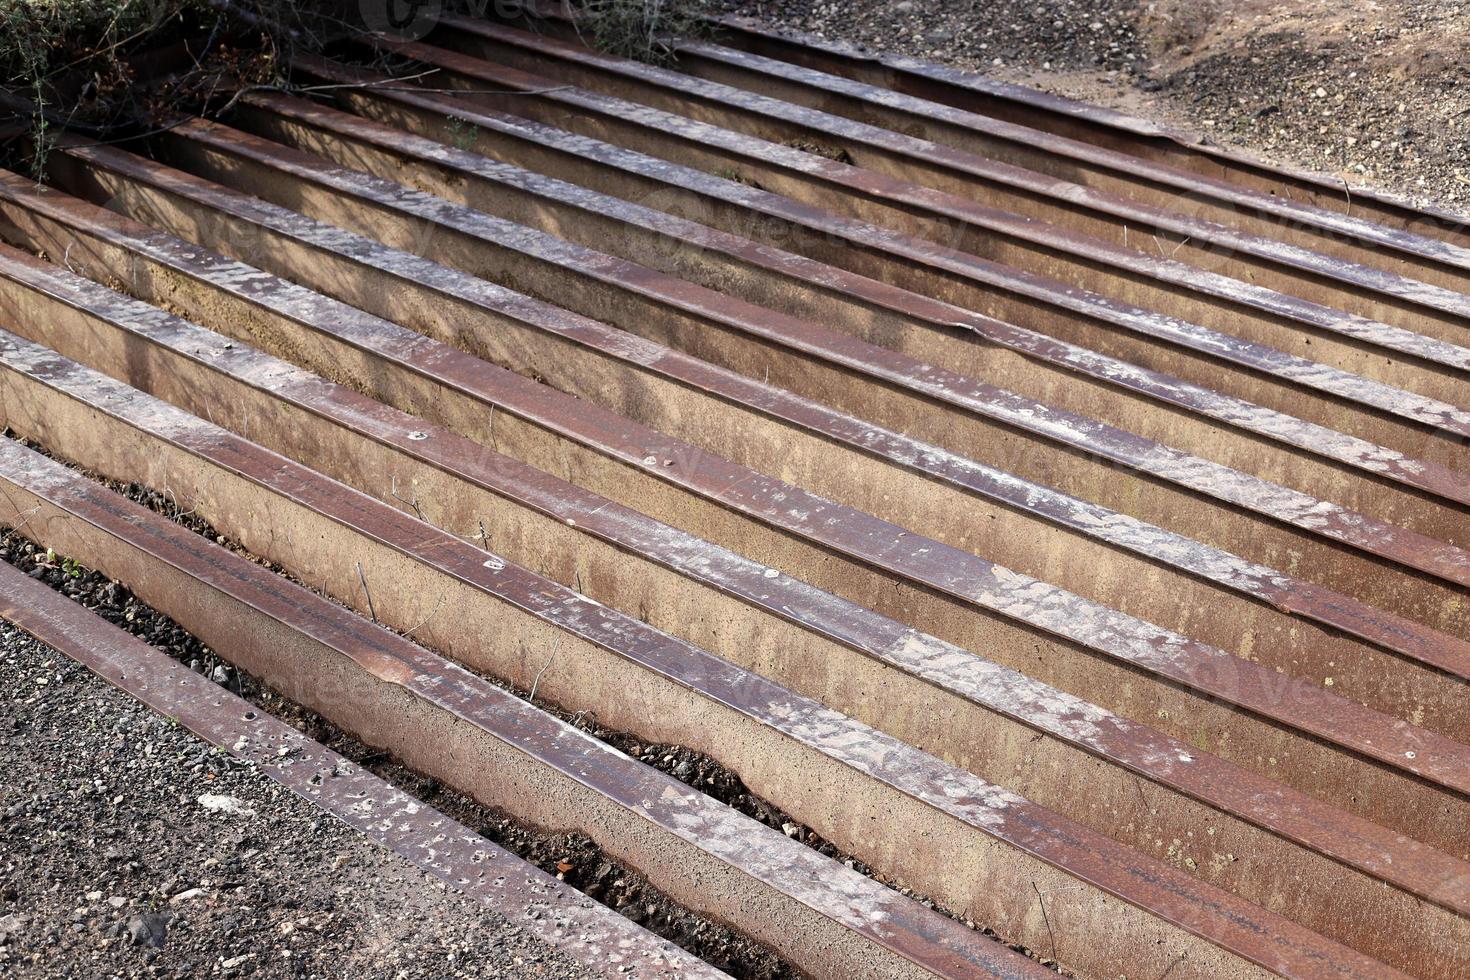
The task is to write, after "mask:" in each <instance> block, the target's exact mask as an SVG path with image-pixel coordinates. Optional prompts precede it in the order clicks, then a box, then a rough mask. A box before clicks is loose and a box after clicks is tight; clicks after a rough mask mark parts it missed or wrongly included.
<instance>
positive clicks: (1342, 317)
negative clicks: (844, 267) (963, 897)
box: [385, 16, 1470, 368]
mask: <svg viewBox="0 0 1470 980" xmlns="http://www.w3.org/2000/svg"><path fill="white" fill-rule="evenodd" d="M444 23H445V24H446V26H449V27H453V28H455V29H456V30H458V31H460V32H462V34H463V35H465V36H466V37H470V38H474V39H476V40H481V39H483V40H484V41H486V42H488V43H490V44H492V45H498V46H505V47H508V48H510V49H511V50H513V51H516V50H519V51H523V52H527V53H528V54H529V56H530V57H533V58H537V59H545V60H547V61H549V62H551V63H552V64H551V65H548V66H547V67H548V70H549V71H550V72H551V73H553V74H554V73H555V68H554V67H553V66H554V64H555V63H556V62H557V61H560V62H563V63H565V64H570V65H576V66H580V67H583V68H587V69H589V70H593V71H596V72H602V73H606V74H608V75H610V76H612V77H614V78H617V79H623V80H633V81H634V82H636V83H637V84H639V85H646V86H650V87H653V88H656V89H659V90H660V91H662V92H663V93H665V94H666V95H667V97H668V98H670V99H676V100H678V101H679V102H680V103H690V104H698V105H703V106H706V107H713V108H714V111H716V112H720V111H728V112H729V113H730V114H731V116H732V118H731V119H730V120H729V122H730V124H731V125H736V126H739V125H740V122H739V119H740V118H741V117H743V116H751V117H755V118H758V119H761V120H765V121H774V122H775V123H776V124H777V125H780V126H785V127H788V128H789V127H795V128H796V130H797V131H800V132H814V133H818V134H820V135H821V137H823V138H826V139H831V140H836V141H838V145H842V146H851V147H858V146H864V145H865V146H867V147H869V148H872V149H874V150H875V151H876V152H878V153H880V154H894V155H897V156H898V157H900V158H901V159H902V160H903V161H904V162H905V164H906V165H909V166H922V167H927V168H938V169H943V170H946V171H951V172H953V173H955V174H956V175H961V176H962V177H963V178H964V179H965V180H968V181H974V180H993V181H997V182H1000V183H1004V184H1006V185H1008V186H1014V187H1017V188H1019V189H1021V190H1024V191H1025V192H1026V193H1030V194H1034V195H1039V196H1041V197H1043V198H1048V199H1052V200H1055V201H1056V202H1057V204H1058V206H1060V207H1062V208H1064V209H1067V208H1090V209H1092V210H1093V211H1094V212H1097V213H1103V212H1106V213H1108V214H1109V215H1111V216H1112V217H1113V218H1114V219H1115V220H1117V221H1118V222H1123V221H1125V220H1126V221H1127V222H1129V223H1131V224H1132V225H1133V226H1134V227H1139V228H1154V229H1157V230H1159V231H1168V232H1170V233H1173V234H1177V235H1180V236H1182V237H1184V238H1186V239H1188V240H1191V241H1196V242H1201V243H1207V244H1208V245H1210V246H1212V247H1214V248H1216V249H1219V250H1224V251H1228V252H1229V253H1230V254H1232V255H1235V256H1249V257H1250V258H1251V259H1252V260H1254V261H1257V262H1260V263H1262V264H1263V265H1265V266H1267V267H1278V266H1279V267H1284V268H1286V269H1288V270H1289V271H1290V272H1291V273H1293V274H1294V275H1296V276H1298V277H1300V276H1312V277H1316V278H1319V279H1325V280H1330V281H1332V282H1334V283H1338V284H1340V285H1341V287H1342V289H1343V290H1344V291H1345V292H1346V293H1347V294H1348V295H1352V294H1356V293H1358V292H1362V293H1375V294H1378V295H1379V296H1380V297H1382V300H1383V301H1384V302H1386V303H1391V304H1394V305H1396V306H1400V307H1402V310H1401V311H1400V312H1401V314H1402V317H1403V319H1404V321H1405V322H1406V323H1412V324H1414V325H1415V326H1416V327H1419V326H1421V325H1423V324H1424V320H1423V318H1424V317H1426V316H1431V315H1433V316H1442V317H1445V318H1447V319H1446V321H1445V322H1446V325H1447V326H1449V327H1453V328H1463V326H1464V325H1465V322H1466V318H1467V317H1470V297H1467V296H1464V295H1462V294H1460V293H1457V292H1454V291H1453V290H1448V289H1444V288H1442V287H1438V286H1433V285H1431V284H1429V283H1424V282H1419V281H1415V280H1410V279H1406V278H1404V277H1401V276H1396V275H1393V274H1392V273H1388V272H1384V271H1383V270H1380V269H1374V268H1370V267H1366V266H1361V265H1355V264H1352V263H1347V262H1344V261H1342V260H1338V259H1332V258H1330V257H1328V256H1323V255H1321V254H1319V253H1314V252H1311V251H1309V250H1307V249H1304V248H1300V247H1298V246H1292V245H1288V244H1286V243H1284V242H1279V241H1273V240H1271V239H1266V238H1262V237H1260V236H1256V235H1249V234H1246V233H1243V232H1239V231H1236V230H1235V229H1232V228H1228V227H1226V226H1223V225H1218V224H1213V223H1209V222H1206V221H1203V220H1201V219H1195V218H1191V217H1188V216H1180V215H1176V214H1174V213H1172V212H1166V211H1164V210H1162V209H1159V208H1152V207H1149V206H1146V205H1143V204H1139V203H1136V202H1133V201H1130V200H1128V199H1126V198H1120V197H1116V196H1114V195H1108V194H1105V193H1103V192H1100V191H1097V190H1094V189H1092V188H1088V187H1085V186H1082V185H1079V184H1075V183H1071V182H1068V181H1064V180H1059V179H1056V178H1051V177H1046V176H1043V175H1039V174H1035V173H1033V172H1031V171H1027V170H1023V169H1022V168H1019V167H1014V166H1010V165H1008V164H1003V163H999V162H996V161H992V160H987V159H985V158H984V157H980V156H977V155H975V154H971V153H966V152H964V151H962V150H957V149H954V148H952V147H949V146H943V145H940V144H937V143H934V142H931V141H928V140H922V139H918V138H917V137H912V136H907V135H905V134H903V133H899V132H895V131H893V130H889V129H882V128H879V127H877V126H871V125H868V124H866V123H861V122H857V121H854V120H851V119H847V118H845V117H842V116H836V115H832V114H830V113H826V112H822V111H819V110H816V109H812V108H809V107H807V106H804V105H799V104H795V103H791V102H785V101H782V100H779V99H774V98H770V97H768V96H763V95H760V94H757V93H754V92H750V91H747V90H745V89H741V88H736V87H733V86H730V85H724V84H721V83H718V82H714V81H709V80H706V79H703V78H699V77H697V76H691V75H687V74H681V73H679V72H675V71H670V70H668V69H663V68H657V67H655V66H652V65H647V64H643V63H641V62H634V61H628V60H626V59H620V58H615V57H612V56H609V55H605V54H602V53H600V52H596V51H593V50H592V49H589V48H586V47H583V46H582V45H579V44H573V43H568V42H564V41H560V40H557V39H556V38H551V37H546V36H544V35H540V34H531V33H528V32H525V31H519V30H516V29H514V28H510V27H506V26H504V25H500V24H493V23H489V22H485V21H478V20H471V19H468V18H463V17H454V16H448V17H446V18H445V21H444ZM436 38H442V39H443V40H445V41H450V42H454V41H455V40H456V39H455V38H454V36H453V35H436ZM385 46H386V47H388V48H389V49H390V50H402V51H403V52H404V53H409V52H408V50H407V47H408V46H407V45H403V46H400V45H398V44H396V43H386V44H385ZM470 46H471V47H474V46H475V45H473V44H472V45H470ZM723 53H724V54H725V56H726V58H727V60H738V61H740V62H741V63H742V64H743V65H745V66H747V67H748V66H754V65H757V63H758V64H759V68H760V70H764V71H766V72H767V73H779V74H781V75H782V76H784V77H786V78H797V79H802V80H805V81H806V82H807V83H808V84H809V83H810V82H811V81H813V80H815V79H822V80H824V84H825V85H826V86H827V87H828V88H830V89H833V90H838V89H852V90H856V91H861V92H863V93H864V94H865V95H867V96H868V97H870V98H877V99H882V100H883V101H884V102H885V103H891V102H902V101H903V100H904V98H905V97H904V96H901V95H899V94H898V93H894V92H890V91H887V90H883V89H876V88H872V87H871V86H862V85H861V84H860V83H856V82H851V81H849V80H846V79H842V78H840V77H838V76H822V75H821V73H816V72H811V71H809V70H807V69H803V68H800V67H799V66H796V65H791V64H787V63H785V62H778V61H772V60H770V59H757V58H756V57H755V56H752V55H747V54H744V53H743V52H739V51H733V50H729V49H725V51H724V52H723ZM915 101H916V102H918V100H915ZM918 104H920V105H922V104H923V103H922V102H918ZM934 111H947V112H950V113H957V112H958V111H959V110H953V109H946V108H945V107H939V106H935V107H934ZM699 114H701V110H700V109H699V108H692V109H691V112H690V115H699ZM976 118H981V119H983V117H976ZM752 128H759V127H752ZM823 162H824V163H826V164H835V166H836V167H842V168H845V169H844V170H842V171H836V170H835V169H834V170H833V172H834V173H838V172H840V173H842V174H843V176H844V177H845V178H846V179H845V183H847V184H848V185H849V186H857V185H859V183H860V182H859V180H857V179H855V173H854V171H857V172H858V173H861V174H862V175H863V180H862V181H861V183H862V184H865V185H869V186H871V187H872V188H874V189H875V190H876V189H880V188H881V190H882V192H884V193H888V194H899V195H902V196H903V197H905V198H907V199H909V200H913V201H924V202H925V203H926V204H927V205H928V206H931V207H936V206H937V207H942V208H944V210H945V212H946V213H950V214H953V215H955V216H960V215H964V214H969V215H970V216H971V219H972V220H975V221H976V222H977V223H978V222H979V221H980V220H981V219H982V218H985V219H990V220H991V221H992V222H1003V223H1006V224H1008V225H1009V229H1010V230H1011V231H1012V232H1013V233H1015V234H1017V235H1020V236H1022V237H1024V236H1025V235H1027V234H1033V235H1037V236H1039V238H1038V240H1040V241H1043V242H1045V243H1046V244H1048V245H1050V246H1052V247H1055V248H1072V249H1074V250H1077V251H1079V252H1081V253H1083V254H1085V255H1087V256H1088V257H1090V258H1094V259H1097V260H1099V261H1106V262H1108V263H1109V264H1111V265H1112V266H1114V267H1115V268H1117V269H1118V270H1120V272H1124V273H1130V272H1139V271H1144V270H1147V271H1148V273H1149V274H1151V275H1154V276H1157V277H1159V278H1161V279H1165V280H1166V281H1169V282H1171V283H1172V284H1174V285H1177V286H1180V287H1183V288H1186V289H1191V290H1196V291H1201V292H1206V293H1209V294H1212V295H1216V296H1219V297H1223V298H1226V299H1229V300H1231V301H1234V302H1238V303H1242V304H1245V305H1248V306H1250V305H1256V306H1262V307H1264V308H1267V309H1269V310H1270V311H1271V312H1273V313H1276V314H1279V315H1283V316H1289V317H1292V318H1294V319H1297V320H1301V321H1304V322H1309V323H1311V325H1312V326H1314V327H1315V328H1317V329H1319V330H1322V331H1325V332H1328V333H1337V334H1341V335H1343V336H1350V337H1352V338H1353V339H1355V340H1358V341H1361V342H1365V343H1371V344H1374V345H1377V346H1381V347H1384V348H1386V349H1390V350H1395V351H1398V352H1400V353H1404V354H1409V355H1410V356H1414V357H1420V358H1424V359H1426V360H1431V361H1435V362H1437V363H1444V364H1450V365H1453V366H1457V367H1460V368H1464V367H1466V366H1467V363H1470V350H1467V349H1466V348H1464V347H1460V346H1458V345H1456V344H1453V343H1450V342H1448V341H1445V340H1443V339H1439V340H1435V339H1433V338H1430V337H1425V336H1423V335H1422V334H1420V333H1418V332H1416V331H1414V330H1409V329H1405V328H1404V326H1403V324H1398V325H1396V326H1395V325H1389V324H1384V323H1380V322H1376V321H1373V320H1369V319H1367V318H1365V317H1362V316H1357V317H1349V316H1347V315H1346V314H1345V313H1343V312H1341V311H1337V310H1334V309H1332V308H1331V307H1329V306H1325V305H1322V304H1315V303H1311V302H1308V301H1306V300H1303V299H1299V298H1297V297H1295V296H1291V295H1287V294H1285V293H1283V292H1281V291H1280V290H1270V289H1266V288H1264V287H1260V286H1255V285H1253V284H1251V283H1249V282H1245V281H1244V280H1242V279H1240V278H1234V277H1231V276H1225V275H1220V274H1217V273H1210V272H1207V271H1205V270H1203V269H1200V268H1198V267H1196V266H1191V265H1189V264H1187V263H1184V262H1179V261H1176V260H1170V259H1165V258H1163V257H1160V256H1153V255H1150V254H1148V253H1146V252H1142V251H1137V250H1131V249H1125V248H1120V247H1118V246H1113V245H1111V244H1108V243H1106V242H1104V241H1102V240H1100V239H1095V238H1089V237H1087V236H1083V235H1080V234H1078V233H1075V232H1072V231H1069V230H1066V229H1062V228H1058V227H1056V226H1049V225H1043V224H1041V223H1039V222H1035V221H1027V220H1026V219H1024V218H1022V217H1020V216H1018V215H1007V214H1006V213H1005V212H1001V211H998V210H996V209H992V208H984V207H979V206H977V205H975V204H974V203H973V202H971V201H969V200H967V199H966V198H963V197H960V196H958V195H948V194H940V193H938V192H936V191H933V190H929V191H928V193H927V194H926V193H923V190H924V189H921V188H920V187H919V185H917V184H913V183H910V182H907V181H903V180H898V179H896V176H888V175H887V174H886V171H885V172H884V173H882V174H880V173H878V172H876V171H874V170H872V169H871V168H870V167H868V168H862V169H861V170H859V168H854V167H848V166H846V165H844V164H839V163H836V161H823ZM868 162H869V163H870V164H876V163H877V162H878V161H868ZM885 176H886V177H887V179H881V178H883V177H885ZM875 178H878V179H875Z"/></svg>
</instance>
